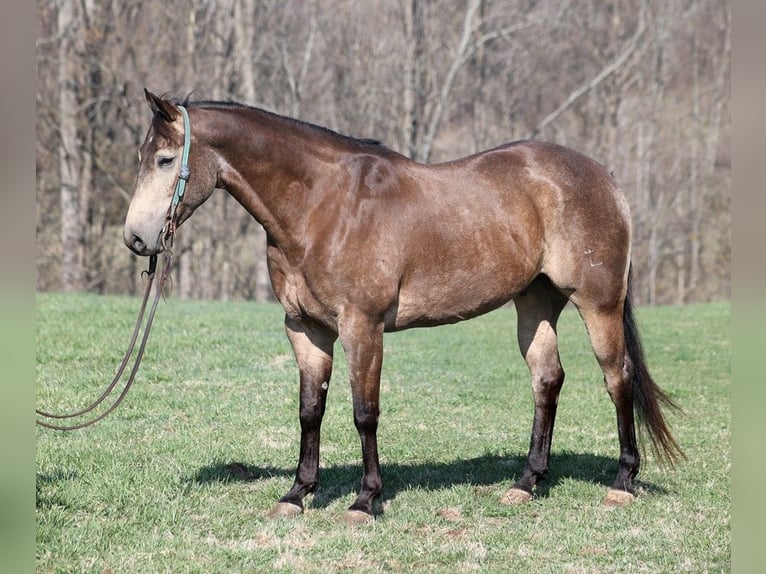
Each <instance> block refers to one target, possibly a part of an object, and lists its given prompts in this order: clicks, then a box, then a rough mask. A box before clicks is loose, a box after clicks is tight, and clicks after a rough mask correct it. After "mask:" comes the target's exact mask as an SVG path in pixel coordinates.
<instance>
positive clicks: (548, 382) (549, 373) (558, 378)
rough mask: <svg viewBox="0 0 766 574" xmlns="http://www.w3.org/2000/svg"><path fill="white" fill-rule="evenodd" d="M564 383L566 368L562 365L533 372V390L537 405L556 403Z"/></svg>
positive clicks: (543, 405)
mask: <svg viewBox="0 0 766 574" xmlns="http://www.w3.org/2000/svg"><path fill="white" fill-rule="evenodd" d="M563 384H564V369H563V368H562V367H561V365H557V366H555V367H550V368H547V369H544V370H539V371H536V372H534V373H533V374H532V390H533V392H534V395H535V405H537V406H539V407H545V406H551V405H555V404H556V403H557V401H558V396H559V392H560V391H561V387H562V385H563Z"/></svg>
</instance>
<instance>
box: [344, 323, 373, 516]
mask: <svg viewBox="0 0 766 574" xmlns="http://www.w3.org/2000/svg"><path fill="white" fill-rule="evenodd" d="M338 327H339V331H340V337H341V342H342V343H343V350H344V352H345V354H346V361H347V363H348V369H349V377H350V379H351V395H352V400H353V407H354V425H355V426H356V429H357V431H358V432H359V438H360V439H361V443H362V463H363V465H364V474H363V475H362V484H361V488H360V490H359V495H358V496H357V498H356V500H355V501H354V503H353V504H352V505H351V506H350V507H349V509H348V510H347V511H346V514H345V515H344V520H346V522H351V523H367V522H371V521H372V519H373V515H372V504H373V501H374V499H375V497H376V496H378V494H379V493H380V491H381V489H382V488H383V480H382V478H381V475H380V463H379V461H378V439H377V431H378V417H379V414H380V407H379V397H380V371H381V366H382V364H383V324H382V323H377V322H374V321H371V320H369V319H368V318H367V317H365V316H363V315H361V314H356V315H354V314H346V315H345V316H344V317H343V318H342V321H340V322H339V324H338Z"/></svg>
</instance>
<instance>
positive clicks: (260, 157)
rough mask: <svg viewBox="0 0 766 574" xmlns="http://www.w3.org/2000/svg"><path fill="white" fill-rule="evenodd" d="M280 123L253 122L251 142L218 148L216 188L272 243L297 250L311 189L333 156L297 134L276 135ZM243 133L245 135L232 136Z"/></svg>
mask: <svg viewBox="0 0 766 574" xmlns="http://www.w3.org/2000/svg"><path fill="white" fill-rule="evenodd" d="M269 119H270V118H269ZM279 121H280V118H276V119H274V122H275V123H276V124H270V125H265V126H264V125H261V123H260V121H259V122H256V121H254V122H253V128H252V137H244V138H242V137H238V138H237V139H236V140H235V139H233V138H232V139H229V140H227V145H225V146H222V147H220V148H219V151H218V153H219V156H220V158H221V159H222V161H221V162H220V166H221V167H220V169H221V172H220V175H219V186H220V187H223V188H224V189H226V190H227V191H228V192H229V193H230V194H231V195H232V196H233V197H234V198H235V199H236V200H237V201H238V202H239V203H240V204H242V206H243V207H244V208H245V209H246V210H247V211H248V212H249V213H250V214H251V215H252V216H253V217H254V218H255V219H256V220H257V221H258V222H259V223H260V224H261V225H263V227H264V229H265V230H266V232H267V233H268V234H269V235H270V237H271V238H272V240H273V241H274V242H276V243H277V244H280V245H282V246H284V247H285V248H289V249H300V245H299V244H300V243H301V241H302V237H301V235H302V234H301V233H300V231H299V230H300V229H301V227H302V221H303V219H304V217H305V216H306V214H307V213H308V211H309V203H310V202H311V201H312V198H311V193H312V188H313V186H314V184H315V182H317V181H318V180H320V179H321V174H320V173H319V172H320V171H322V170H326V169H327V166H328V165H331V159H332V154H331V152H330V151H329V150H328V148H327V147H321V148H320V147H319V146H318V145H317V144H316V143H314V142H312V141H311V139H310V138H301V137H300V133H299V132H296V131H294V130H285V131H283V132H280V126H279V125H278V122H279ZM282 121H288V120H282ZM240 128H241V126H240ZM243 132H244V133H247V130H242V129H239V130H236V131H232V132H231V133H239V134H242V133H243ZM264 142H266V143H264Z"/></svg>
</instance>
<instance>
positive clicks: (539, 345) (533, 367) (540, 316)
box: [500, 276, 567, 504]
mask: <svg viewBox="0 0 766 574" xmlns="http://www.w3.org/2000/svg"><path fill="white" fill-rule="evenodd" d="M514 302H515V304H516V311H517V314H518V339H519V348H520V350H521V354H522V355H523V357H524V360H525V361H526V362H527V366H528V367H529V372H530V375H531V378H532V391H533V394H534V401H535V416H534V421H533V423H532V438H531V439H530V442H529V453H528V455H527V462H526V464H525V466H524V470H523V472H522V475H521V478H519V479H518V480H517V481H516V483H515V484H514V485H513V487H512V488H511V489H510V490H509V491H508V492H507V493H506V494H505V495H504V496H503V497H502V498H501V499H500V501H501V502H502V503H503V504H519V503H522V502H527V501H528V500H531V498H532V491H533V489H534V487H535V485H536V484H537V482H538V481H539V480H541V479H543V478H545V476H546V474H547V472H548V462H549V458H550V452H551V438H552V436H553V425H554V422H555V419H556V406H557V404H558V398H559V392H560V391H561V386H562V385H563V384H564V369H563V368H562V367H561V360H560V359H559V351H558V338H557V335H556V322H557V320H558V318H559V315H560V314H561V310H562V309H563V308H564V305H566V302H567V298H566V297H565V296H564V295H562V294H561V293H560V292H559V291H558V290H557V289H556V288H555V287H554V286H553V285H552V284H551V282H550V280H549V279H548V278H547V277H545V276H540V277H538V278H537V279H536V280H535V281H534V282H533V283H532V284H531V285H530V286H529V287H528V288H527V290H526V291H525V293H524V294H523V295H520V296H519V297H517V298H516V299H515V300H514Z"/></svg>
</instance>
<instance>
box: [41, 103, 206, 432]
mask: <svg viewBox="0 0 766 574" xmlns="http://www.w3.org/2000/svg"><path fill="white" fill-rule="evenodd" d="M177 107H178V109H179V110H180V111H181V115H182V116H183V122H184V147H183V151H182V153H181V167H180V171H179V174H178V181H177V182H176V189H175V192H174V193H173V199H172V200H171V202H170V207H169V208H168V214H167V219H166V221H165V226H164V227H163V228H162V233H161V237H160V241H161V242H162V247H163V248H164V252H165V255H164V258H163V263H162V271H161V272H160V280H159V282H158V283H157V287H156V289H155V293H154V302H153V303H152V308H151V310H150V311H149V317H148V318H147V320H146V326H145V327H144V334H143V337H142V338H141V345H140V346H139V347H138V354H137V355H136V360H135V361H134V363H133V368H132V369H131V370H130V376H129V377H128V382H127V383H125V387H124V388H123V389H122V392H121V393H120V396H118V397H117V399H116V400H115V401H114V403H112V405H111V406H110V407H109V408H108V409H106V410H105V411H104V412H103V413H101V414H100V415H98V416H96V417H94V418H92V419H90V420H88V421H86V422H83V423H79V424H73V425H63V424H56V423H52V422H49V421H45V420H40V419H36V420H35V422H36V423H37V424H38V425H40V426H42V427H45V428H49V429H53V430H61V431H70V430H77V429H81V428H85V427H88V426H90V425H92V424H95V423H97V422H98V421H100V420H101V419H103V418H104V417H106V416H107V415H108V414H109V413H111V412H112V411H113V410H114V409H116V408H117V407H118V406H119V404H120V403H121V402H122V400H123V399H124V398H125V396H126V395H127V394H128V390H129V389H130V387H131V385H132V384H133V381H134V380H135V377H136V373H137V372H138V367H139V365H140V364H141V359H142V357H143V356H144V350H145V349H146V342H147V341H148V340H149V332H150V331H151V328H152V322H153V321H154V314H155V312H156V311H157V304H158V303H159V301H160V296H163V295H164V291H165V284H166V282H168V283H171V284H172V278H171V277H170V263H171V261H172V260H173V250H172V249H171V248H172V246H173V237H174V236H175V232H176V225H177V208H178V204H179V203H181V199H183V195H184V191H185V190H186V182H187V180H188V179H189V165H188V163H189V149H190V148H191V126H190V124H189V114H188V113H187V112H186V108H184V107H183V106H177ZM156 269H157V256H156V255H151V256H150V257H149V269H148V270H146V271H144V273H146V274H147V282H146V290H145V291H144V298H143V301H142V302H141V309H140V310H139V312H138V318H137V319H136V326H135V327H134V328H133V335H132V337H131V339H130V343H129V344H128V350H127V351H126V352H125V356H124V357H123V359H122V362H121V363H120V366H119V368H118V369H117V373H116V374H115V376H114V378H113V379H112V382H111V383H110V384H109V386H108V387H107V388H106V389H105V390H104V392H103V393H101V396H100V397H98V398H97V399H96V400H95V401H93V402H92V403H91V404H90V405H88V406H87V407H85V408H83V409H80V410H79V411H77V412H74V413H68V414H56V413H49V412H46V411H42V410H40V409H35V414H37V416H40V417H43V418H47V419H54V420H60V419H71V418H75V417H79V416H82V415H85V414H88V413H89V412H91V411H93V410H94V409H95V408H96V407H97V406H99V405H100V404H101V403H102V402H104V400H106V398H107V397H108V396H109V395H110V394H111V393H112V391H113V390H114V388H115V387H116V386H117V382H118V381H119V380H120V378H121V377H122V374H123V372H124V371H125V367H126V366H127V364H128V361H129V360H130V356H131V355H132V354H133V349H134V348H135V345H136V341H137V340H138V333H139V332H140V330H141V323H142V320H143V318H144V312H145V311H146V303H147V302H148V300H149V293H151V290H152V283H154V277H155V271H156Z"/></svg>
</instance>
